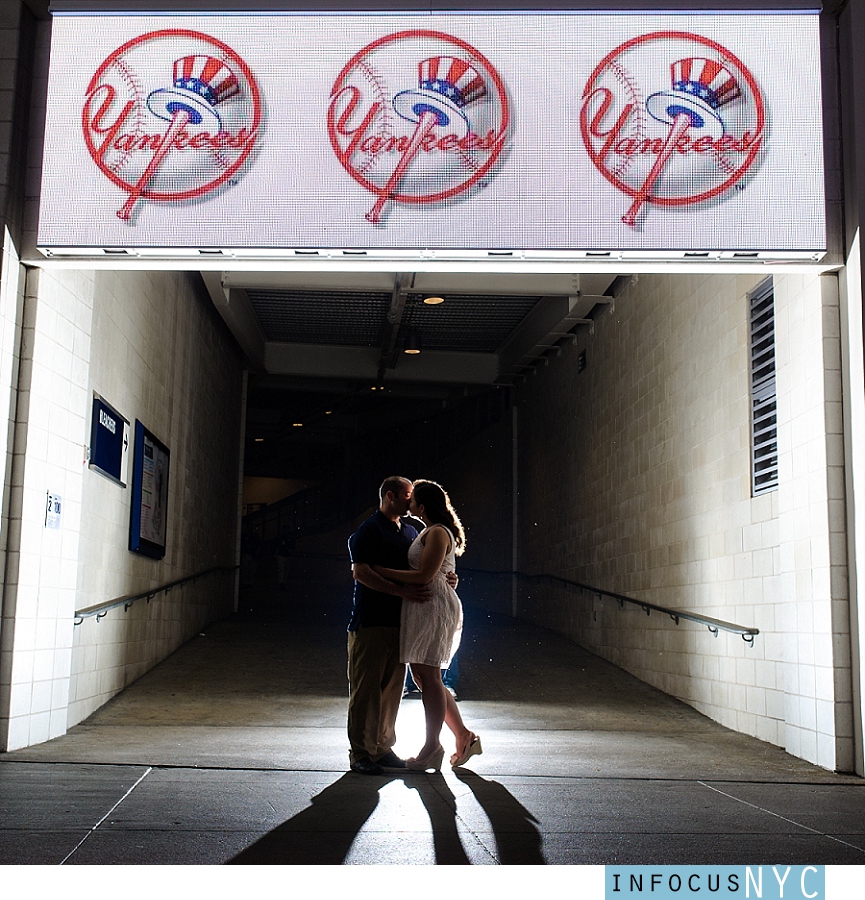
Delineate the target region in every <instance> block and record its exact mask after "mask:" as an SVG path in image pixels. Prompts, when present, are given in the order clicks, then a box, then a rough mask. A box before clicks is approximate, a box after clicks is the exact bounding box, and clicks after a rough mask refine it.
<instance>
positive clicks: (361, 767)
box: [351, 756, 384, 775]
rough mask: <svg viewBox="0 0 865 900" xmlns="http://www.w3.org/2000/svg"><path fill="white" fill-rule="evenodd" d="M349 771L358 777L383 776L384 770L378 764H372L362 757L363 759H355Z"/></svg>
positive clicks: (368, 759) (369, 760) (365, 757)
mask: <svg viewBox="0 0 865 900" xmlns="http://www.w3.org/2000/svg"><path fill="white" fill-rule="evenodd" d="M351 770H352V772H357V773H358V774H359V775H384V769H383V768H382V767H381V766H380V765H379V764H378V763H374V762H373V761H372V760H371V759H370V758H369V757H368V756H364V757H363V759H356V760H355V761H354V762H353V763H352V764H351Z"/></svg>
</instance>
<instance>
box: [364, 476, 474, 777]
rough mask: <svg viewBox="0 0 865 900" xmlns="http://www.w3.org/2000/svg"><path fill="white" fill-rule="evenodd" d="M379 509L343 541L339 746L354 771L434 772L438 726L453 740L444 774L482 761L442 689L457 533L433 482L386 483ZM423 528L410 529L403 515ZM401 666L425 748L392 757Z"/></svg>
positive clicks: (457, 620) (452, 623)
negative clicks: (346, 606)
mask: <svg viewBox="0 0 865 900" xmlns="http://www.w3.org/2000/svg"><path fill="white" fill-rule="evenodd" d="M379 498H380V505H379V508H378V509H377V510H376V512H375V513H373V515H372V516H370V517H369V518H368V519H367V520H366V521H365V522H363V524H362V525H361V526H360V528H358V530H357V531H356V532H355V533H354V534H353V535H352V536H351V537H350V538H349V542H348V546H349V552H350V554H351V562H352V574H353V576H354V608H353V610H352V617H351V622H350V623H349V626H348V680H349V703H348V738H349V743H350V745H351V746H350V754H349V757H350V760H351V769H352V771H353V772H359V773H360V774H362V775H381V774H383V773H384V772H385V770H387V769H397V770H405V769H410V770H413V771H417V772H425V771H427V770H428V769H435V770H436V771H438V770H440V769H441V766H442V761H443V759H444V748H443V747H442V745H441V743H440V740H439V737H440V734H441V729H442V725H443V724H446V725H447V726H448V728H449V729H450V730H451V731H452V732H453V735H454V738H455V742H456V751H455V752H454V753H453V754H452V756H451V757H450V763H451V765H452V766H461V765H464V764H465V763H466V761H467V760H468V759H469V758H470V757H471V756H474V755H475V754H478V753H481V752H482V751H481V742H480V738H479V737H478V735H476V734H475V733H474V732H473V731H470V730H469V729H468V728H466V726H465V724H464V722H463V720H462V717H461V716H460V713H459V710H458V709H457V705H456V701H455V700H454V698H453V697H452V696H451V695H450V693H449V692H448V690H447V689H446V688H445V686H444V684H443V682H442V669H443V668H447V666H448V664H449V663H450V661H451V659H452V658H453V655H454V654H455V653H456V650H457V647H458V646H459V640H460V634H461V632H462V621H463V614H462V606H461V605H460V600H459V597H458V596H457V595H456V592H455V591H454V587H455V586H456V582H457V578H456V573H455V557H456V556H459V555H460V554H461V553H462V552H463V550H464V548H465V543H466V541H465V533H464V531H463V527H462V524H461V523H460V520H459V518H458V517H457V515H456V512H455V511H454V509H453V507H452V506H451V503H450V499H449V498H448V495H447V494H446V493H445V492H444V490H443V489H442V488H441V486H440V485H438V484H436V483H435V482H433V481H416V482H414V483H412V482H411V481H409V480H408V479H407V478H401V477H392V478H386V479H385V480H384V482H383V483H382V485H381V488H380V489H379ZM409 513H410V514H411V516H413V517H414V518H416V519H420V520H421V522H423V524H424V526H425V527H424V528H423V530H422V531H421V532H420V534H418V532H417V529H416V528H415V527H414V526H413V525H412V524H410V523H409V521H408V520H406V519H404V518H403V517H405V516H406V515H407V514H409ZM406 664H408V665H409V666H410V667H411V674H412V678H413V679H414V682H415V684H416V685H417V686H418V687H419V688H420V690H421V693H422V698H423V706H424V715H425V718H426V741H425V743H424V745H423V747H421V749H420V751H419V752H418V753H417V755H416V756H413V757H411V758H410V759H407V760H402V759H400V758H399V757H398V756H397V755H396V754H395V753H394V751H393V745H394V743H395V742H396V716H397V712H398V710H399V703H400V700H401V699H402V692H403V685H404V684H405V673H406V669H405V667H406Z"/></svg>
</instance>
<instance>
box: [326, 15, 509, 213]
mask: <svg viewBox="0 0 865 900" xmlns="http://www.w3.org/2000/svg"><path fill="white" fill-rule="evenodd" d="M508 122H509V109H508V100H507V94H506V91H505V88H504V84H503V83H502V79H501V77H500V76H499V74H498V73H497V72H496V70H495V69H494V68H493V66H492V64H491V63H490V62H489V61H488V60H487V59H486V58H485V57H484V56H483V55H481V54H480V53H479V52H478V51H477V50H475V49H474V47H472V46H471V45H469V44H467V43H466V42H465V41H462V40H460V39H458V38H455V37H451V36H450V35H448V34H443V33H441V32H436V31H423V30H413V31H402V32H398V33H396V34H391V35H388V36H387V37H384V38H380V39H379V40H377V41H374V42H373V43H371V44H369V46H367V47H364V48H363V49H362V50H361V51H360V52H358V53H357V54H355V56H354V57H352V59H351V60H350V61H349V62H348V63H347V65H346V66H345V67H344V68H343V70H342V71H341V72H340V73H339V75H338V77H337V79H336V81H335V83H334V85H333V89H332V91H331V98H330V106H329V108H328V118H327V124H328V132H329V135H330V141H331V144H332V146H333V149H334V152H335V153H336V155H337V158H338V159H339V161H340V163H341V164H342V166H343V167H344V168H345V170H346V171H347V172H348V173H349V175H351V177H352V178H354V179H355V181H357V182H358V183H359V184H360V185H362V186H363V187H364V188H365V189H366V190H367V191H369V192H370V194H371V195H372V198H371V201H370V208H369V210H368V211H367V212H366V213H365V217H366V219H367V221H368V222H370V223H371V224H373V225H382V224H384V221H385V220H386V218H387V215H388V214H389V212H390V211H391V209H392V208H393V207H394V206H396V205H398V204H433V203H438V202H440V201H443V200H446V199H448V198H451V197H456V196H457V195H460V194H465V193H467V192H469V191H470V190H471V189H473V188H477V187H481V186H483V185H484V184H485V183H486V181H485V179H486V178H487V177H488V176H490V175H491V172H492V170H493V168H494V166H495V164H496V162H497V161H498V159H499V157H500V155H501V152H502V149H503V147H504V145H505V139H506V136H507V130H508Z"/></svg>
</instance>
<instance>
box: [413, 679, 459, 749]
mask: <svg viewBox="0 0 865 900" xmlns="http://www.w3.org/2000/svg"><path fill="white" fill-rule="evenodd" d="M411 674H412V678H413V679H414V682H415V684H416V685H417V686H418V687H419V688H420V691H421V700H422V701H423V711H424V716H425V718H426V743H425V744H424V745H423V747H421V749H420V752H419V753H418V755H417V756H416V757H415V759H424V758H426V757H427V756H430V755H431V754H432V753H434V752H435V751H436V750H437V749H438V746H439V738H440V736H441V730H442V724H443V723H444V721H445V717H446V715H447V701H448V700H453V697H451V695H450V694H449V693H448V692H447V690H446V688H445V686H444V684H443V683H442V672H441V669H440V668H439V667H438V666H424V665H421V664H420V663H412V664H411Z"/></svg>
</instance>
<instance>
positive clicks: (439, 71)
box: [393, 56, 487, 137]
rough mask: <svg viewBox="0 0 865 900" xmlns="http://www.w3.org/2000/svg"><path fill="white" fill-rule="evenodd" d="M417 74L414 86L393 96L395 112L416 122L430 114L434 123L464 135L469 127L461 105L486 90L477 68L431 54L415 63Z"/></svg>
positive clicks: (460, 61)
mask: <svg viewBox="0 0 865 900" xmlns="http://www.w3.org/2000/svg"><path fill="white" fill-rule="evenodd" d="M418 76H419V77H418V82H419V87H418V88H416V89H414V88H412V89H411V90H407V91H400V93H398V94H397V95H396V96H395V97H394V98H393V108H394V109H395V110H396V112H397V114H398V115H400V116H401V117H402V118H403V119H407V120H408V121H409V122H418V121H419V120H420V118H421V116H422V115H423V114H424V113H427V112H431V113H434V114H435V116H436V120H437V121H436V124H437V125H439V126H440V127H442V128H444V127H448V126H449V127H450V128H452V129H453V130H454V132H455V133H457V134H458V135H459V137H465V135H466V134H468V132H469V130H470V129H469V122H468V119H467V118H466V116H465V113H463V108H464V107H465V106H467V105H468V104H469V103H473V102H474V101H475V100H478V99H480V98H481V97H483V96H484V94H486V92H487V89H486V85H485V84H484V80H483V78H481V76H480V75H479V74H478V72H477V70H476V69H475V68H474V67H473V66H472V65H471V64H470V63H467V62H466V61H465V60H462V59H456V58H454V57H451V56H433V57H430V58H429V59H425V60H422V61H421V62H420V63H419V64H418Z"/></svg>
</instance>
